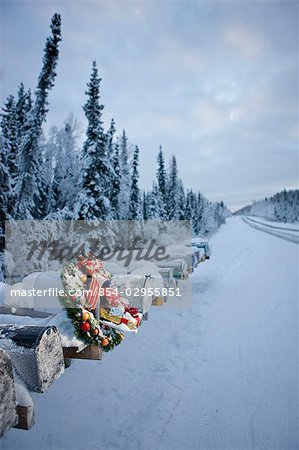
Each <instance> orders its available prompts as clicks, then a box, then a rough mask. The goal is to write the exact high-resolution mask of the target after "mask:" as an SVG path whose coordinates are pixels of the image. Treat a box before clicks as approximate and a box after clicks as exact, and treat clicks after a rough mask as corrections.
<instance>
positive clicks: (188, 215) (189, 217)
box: [185, 190, 193, 220]
mask: <svg viewBox="0 0 299 450" xmlns="http://www.w3.org/2000/svg"><path fill="white" fill-rule="evenodd" d="M192 207H193V198H192V191H189V190H188V191H187V196H186V209H185V219H186V220H192V216H193V210H192Z"/></svg>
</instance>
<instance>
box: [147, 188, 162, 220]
mask: <svg viewBox="0 0 299 450" xmlns="http://www.w3.org/2000/svg"><path fill="white" fill-rule="evenodd" d="M163 213H164V202H163V199H162V195H161V193H160V189H159V188H158V185H157V184H156V183H155V182H154V183H153V189H152V191H151V192H150V194H149V201H148V219H153V220H155V219H157V220H158V219H159V220H161V217H162V216H163Z"/></svg>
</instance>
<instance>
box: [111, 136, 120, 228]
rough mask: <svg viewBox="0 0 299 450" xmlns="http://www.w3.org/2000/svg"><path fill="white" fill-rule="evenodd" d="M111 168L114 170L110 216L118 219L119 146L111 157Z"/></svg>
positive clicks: (116, 146)
mask: <svg viewBox="0 0 299 450" xmlns="http://www.w3.org/2000/svg"><path fill="white" fill-rule="evenodd" d="M112 166H113V170H114V177H113V180H112V188H111V199H110V203H111V214H112V217H113V219H119V218H120V214H119V193H120V179H121V174H120V161H119V145H118V144H116V145H115V149H114V153H113V157H112Z"/></svg>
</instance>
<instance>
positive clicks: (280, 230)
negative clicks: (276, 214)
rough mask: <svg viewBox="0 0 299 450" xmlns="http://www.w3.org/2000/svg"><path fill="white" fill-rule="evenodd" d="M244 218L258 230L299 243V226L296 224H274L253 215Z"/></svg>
mask: <svg viewBox="0 0 299 450" xmlns="http://www.w3.org/2000/svg"><path fill="white" fill-rule="evenodd" d="M242 219H243V221H244V222H245V223H247V225H249V226H250V227H252V228H255V229H256V230H260V231H263V232H264V233H268V234H272V235H273V236H276V237H279V238H281V239H285V240H286V241H290V242H295V243H296V244H299V228H298V226H295V225H294V224H292V225H290V224H289V225H288V226H286V225H285V224H279V225H273V224H272V223H269V222H267V221H265V220H258V219H256V218H254V219H253V218H252V217H242ZM290 227H291V228H290Z"/></svg>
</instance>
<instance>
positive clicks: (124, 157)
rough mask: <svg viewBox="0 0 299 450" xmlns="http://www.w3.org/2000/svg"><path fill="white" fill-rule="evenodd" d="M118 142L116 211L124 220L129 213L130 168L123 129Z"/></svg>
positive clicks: (126, 139)
mask: <svg viewBox="0 0 299 450" xmlns="http://www.w3.org/2000/svg"><path fill="white" fill-rule="evenodd" d="M119 144H120V174H121V178H120V192H119V197H118V198H119V203H118V211H119V218H120V219H122V220H126V219H127V218H128V215H129V200H130V189H128V187H129V186H130V181H131V180H130V170H129V163H128V158H129V155H128V138H127V136H126V132H125V130H123V133H122V136H121V138H120V140H119Z"/></svg>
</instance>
